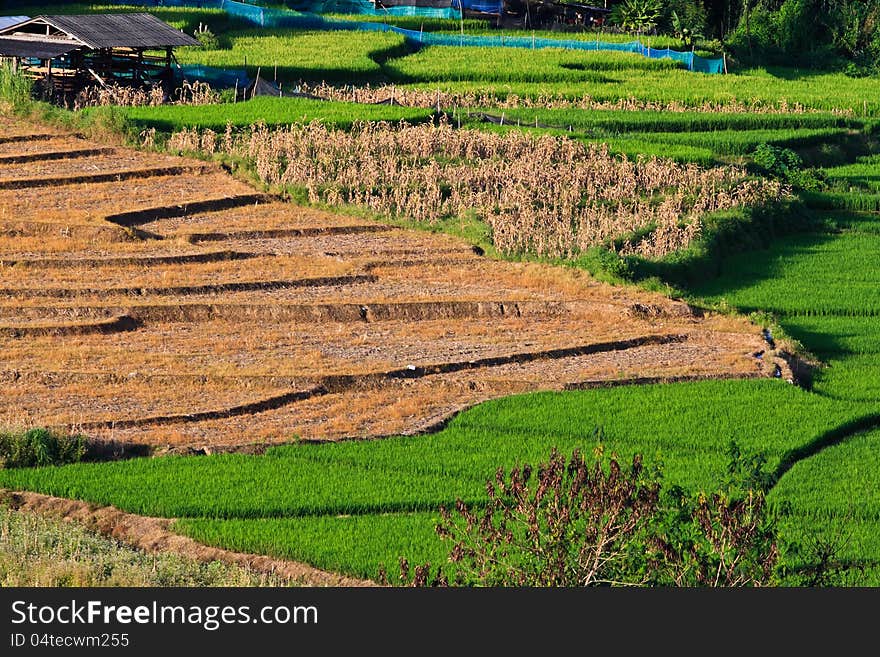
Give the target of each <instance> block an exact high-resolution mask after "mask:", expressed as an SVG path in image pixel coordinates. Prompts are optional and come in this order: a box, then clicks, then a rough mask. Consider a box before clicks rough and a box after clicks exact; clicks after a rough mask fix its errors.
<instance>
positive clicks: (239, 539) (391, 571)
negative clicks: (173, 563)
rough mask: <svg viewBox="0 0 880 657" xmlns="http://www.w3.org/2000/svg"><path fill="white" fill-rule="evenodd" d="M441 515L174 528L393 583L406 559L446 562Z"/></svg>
mask: <svg viewBox="0 0 880 657" xmlns="http://www.w3.org/2000/svg"><path fill="white" fill-rule="evenodd" d="M439 519H440V516H439V514H438V513H436V512H425V513H393V514H381V515H369V516H357V515H355V516H311V517H305V518H260V519H256V520H250V519H248V520H224V521H216V520H211V519H203V518H195V519H194V518H186V519H183V520H178V521H177V522H175V524H174V529H175V531H179V532H180V533H182V534H185V535H186V536H189V537H191V538H193V539H195V540H197V541H199V542H201V543H205V544H207V545H213V546H218V547H220V546H224V547H227V548H229V549H232V550H240V551H247V552H258V553H260V554H269V555H272V556H274V557H277V558H281V559H293V560H296V561H305V562H307V563H310V564H313V565H315V566H317V567H318V568H322V569H325V570H331V571H335V572H340V571H341V572H347V573H350V574H352V575H356V576H358V577H362V578H365V579H375V578H376V577H377V575H378V573H379V569H380V568H382V567H384V568H385V569H386V571H387V572H388V575H389V578H390V579H392V581H393V578H394V577H395V576H396V575H397V573H398V564H399V560H400V557H401V556H406V558H407V559H408V560H409V561H410V563H412V564H422V563H425V562H428V563H431V564H433V565H438V564H441V563H445V562H446V554H447V551H448V546H447V545H445V544H444V542H443V541H442V540H440V538H439V537H438V536H437V535H436V533H435V532H434V527H435V525H436V524H437V522H438V521H439Z"/></svg>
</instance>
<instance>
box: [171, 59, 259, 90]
mask: <svg viewBox="0 0 880 657" xmlns="http://www.w3.org/2000/svg"><path fill="white" fill-rule="evenodd" d="M174 72H175V74H176V75H177V77H178V79H179V80H181V79H185V80H200V81H202V82H207V83H208V84H210V85H211V86H212V87H215V88H217V89H224V88H229V87H235V86H236V85H237V86H238V88H239V89H244V88H245V87H247V86H248V85H249V84H250V78H248V74H247V73H246V72H245V71H234V70H230V69H226V68H214V67H212V66H201V65H199V64H183V65H182V66H178V67H177V68H176V69H174Z"/></svg>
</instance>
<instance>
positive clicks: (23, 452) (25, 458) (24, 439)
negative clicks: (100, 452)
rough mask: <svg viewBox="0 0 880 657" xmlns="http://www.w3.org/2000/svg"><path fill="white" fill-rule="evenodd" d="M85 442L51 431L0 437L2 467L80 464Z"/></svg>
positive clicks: (1, 435) (33, 430) (30, 431)
mask: <svg viewBox="0 0 880 657" xmlns="http://www.w3.org/2000/svg"><path fill="white" fill-rule="evenodd" d="M85 453H86V439H85V437H84V436H79V435H66V434H59V433H54V432H52V431H49V430H48V429H28V430H27V431H24V432H2V433H0V467H3V468H29V467H36V466H45V465H62V464H64V463H75V462H77V461H81V460H82V458H83V456H84V455H85Z"/></svg>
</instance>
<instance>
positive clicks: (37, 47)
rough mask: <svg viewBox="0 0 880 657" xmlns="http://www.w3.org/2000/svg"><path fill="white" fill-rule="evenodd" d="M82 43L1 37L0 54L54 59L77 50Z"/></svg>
mask: <svg viewBox="0 0 880 657" xmlns="http://www.w3.org/2000/svg"><path fill="white" fill-rule="evenodd" d="M79 47H80V44H79V43H77V42H76V41H68V40H66V39H65V40H61V39H59V40H58V41H53V42H50V43H47V42H45V41H37V40H35V39H13V38H10V37H0V56H5V57H32V58H34V59H54V58H56V57H60V56H61V55H64V54H67V53H69V52H70V51H71V50H76V49H77V48H79Z"/></svg>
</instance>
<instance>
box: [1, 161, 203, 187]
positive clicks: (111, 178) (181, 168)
mask: <svg viewBox="0 0 880 657" xmlns="http://www.w3.org/2000/svg"><path fill="white" fill-rule="evenodd" d="M210 170H211V169H210V168H209V167H207V166H190V165H176V166H169V167H151V168H148V169H137V170H130V171H117V172H113V173H88V174H82V175H76V176H58V177H56V178H21V179H7V180H0V190H3V189H26V188H34V187H62V186H64V185H80V184H84V183H104V182H119V181H123V180H132V179H134V178H138V179H140V178H156V177H160V176H180V175H183V174H187V173H193V174H200V173H207V172H208V171H210Z"/></svg>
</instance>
